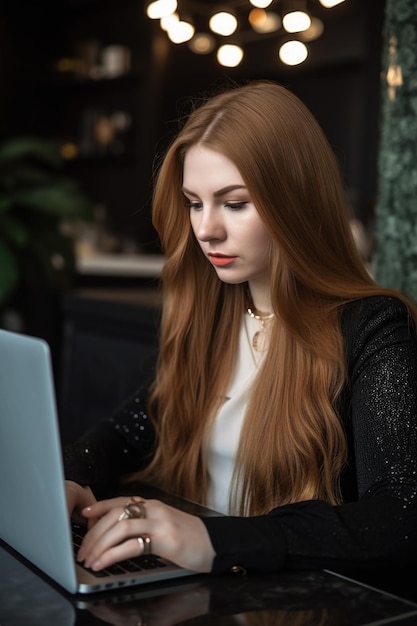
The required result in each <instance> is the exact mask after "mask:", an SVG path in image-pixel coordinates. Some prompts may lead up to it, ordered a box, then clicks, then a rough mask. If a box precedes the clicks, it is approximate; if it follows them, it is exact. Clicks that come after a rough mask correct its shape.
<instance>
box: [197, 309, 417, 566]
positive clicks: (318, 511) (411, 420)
mask: <svg viewBox="0 0 417 626" xmlns="http://www.w3.org/2000/svg"><path fill="white" fill-rule="evenodd" d="M342 328H343V332H344V337H345V346H346V357H347V364H348V370H349V382H348V385H347V386H346V389H345V393H344V396H343V406H342V407H341V411H340V412H341V418H342V420H343V422H344V424H345V428H346V433H347V437H348V446H349V449H348V452H349V463H348V467H347V470H346V472H345V475H344V477H343V481H342V489H343V495H344V503H343V504H341V505H339V506H331V505H329V504H327V503H326V502H323V501H319V500H316V501H307V502H301V503H297V504H292V505H286V506H283V507H278V508H276V509H274V510H272V511H271V513H270V514H269V515H264V516H260V517H252V518H237V517H221V518H220V517H219V518H206V519H204V520H203V521H204V523H205V525H206V527H207V529H208V532H209V534H210V537H211V540H212V543H213V545H214V548H215V551H216V558H215V563H214V571H218V572H220V571H224V570H227V569H230V568H232V567H233V566H236V565H237V566H242V567H244V568H245V569H248V570H250V569H253V570H263V571H268V570H276V569H279V568H280V567H283V566H285V567H290V568H305V569H313V568H328V569H337V568H339V569H340V568H344V567H365V566H373V567H375V566H378V565H380V564H383V565H384V566H385V567H387V566H388V565H389V564H390V563H392V564H393V565H401V564H403V563H404V562H411V561H415V559H416V557H417V486H416V481H417V339H416V334H415V331H414V328H413V325H412V323H411V320H410V318H409V315H408V312H407V309H406V307H405V306H404V305H403V304H402V303H401V302H400V301H399V300H397V299H396V298H386V297H372V298H365V299H362V300H359V301H357V302H355V303H352V304H350V305H349V306H347V307H346V309H345V311H344V314H343V317H342Z"/></svg>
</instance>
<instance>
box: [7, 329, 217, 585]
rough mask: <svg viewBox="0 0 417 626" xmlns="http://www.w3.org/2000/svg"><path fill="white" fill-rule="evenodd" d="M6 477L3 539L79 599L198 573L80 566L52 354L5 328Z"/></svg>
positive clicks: (167, 566) (142, 560) (158, 563)
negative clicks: (101, 569)
mask: <svg viewBox="0 0 417 626" xmlns="http://www.w3.org/2000/svg"><path fill="white" fill-rule="evenodd" d="M0 477H1V480H0V511H1V512H0V538H1V539H2V540H3V541H4V542H5V543H6V544H8V545H9V546H11V547H12V548H13V549H14V550H15V551H16V552H18V553H19V554H21V555H22V556H23V557H24V558H25V559H27V560H28V561H30V563H32V564H33V565H35V566H36V567H37V568H38V569H39V570H41V571H42V572H44V573H45V574H46V575H47V576H49V577H50V578H51V579H53V580H54V581H55V582H56V583H58V585H60V586H61V587H63V588H64V589H65V590H67V591H68V592H69V593H71V594H76V593H83V594H86V593H96V592H100V591H102V590H108V589H114V588H116V587H125V586H130V585H138V584H142V583H149V582H158V581H165V580H169V579H173V578H178V577H182V576H189V575H193V574H197V572H194V571H192V570H187V569H184V568H181V567H179V566H177V565H175V564H174V563H171V562H170V561H168V560H166V559H163V558H160V557H158V556H155V555H148V556H143V557H139V558H137V559H132V560H130V561H129V562H122V563H119V564H117V565H115V566H114V567H110V568H109V571H107V572H101V573H100V572H92V571H91V570H87V569H85V568H84V567H83V566H82V565H80V564H79V563H77V561H76V560H75V557H74V554H75V551H76V548H75V547H74V543H73V526H74V525H75V524H74V523H73V522H72V521H71V520H70V518H69V515H68V509H67V504H66V496H65V488H64V472H63V461H62V454H61V441H60V434H59V422H58V416H57V408H56V398H55V386H54V378H53V370H52V359H51V354H50V348H49V345H48V344H47V342H46V341H44V340H43V339H40V338H37V337H31V336H28V335H24V334H21V333H15V332H11V331H8V330H1V329H0ZM126 493H127V492H126ZM136 493H140V494H141V495H143V496H144V497H147V496H146V494H145V493H144V492H136ZM163 493H164V492H161V494H163ZM166 495H167V499H168V503H170V504H171V505H174V504H175V505H176V506H178V508H182V509H183V510H189V512H194V513H196V514H201V515H217V516H218V515H221V513H217V512H215V511H212V510H210V509H206V508H205V507H200V505H198V504H196V503H193V502H189V501H187V500H185V499H182V498H178V497H176V496H171V500H170V496H169V494H166ZM78 530H82V528H80V527H79V528H78Z"/></svg>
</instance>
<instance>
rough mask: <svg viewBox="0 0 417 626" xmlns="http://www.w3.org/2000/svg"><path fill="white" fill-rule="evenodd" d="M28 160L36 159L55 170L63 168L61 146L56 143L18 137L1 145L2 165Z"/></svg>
mask: <svg viewBox="0 0 417 626" xmlns="http://www.w3.org/2000/svg"><path fill="white" fill-rule="evenodd" d="M28 158H29V159H36V160H38V161H40V162H41V163H43V164H44V165H47V166H49V167H52V168H54V169H59V168H62V167H63V161H62V157H61V154H60V151H59V146H58V144H57V143H55V142H52V141H47V140H45V139H42V138H38V137H17V138H12V139H9V140H6V141H5V142H3V143H2V145H0V164H1V163H2V162H9V161H19V160H22V159H28Z"/></svg>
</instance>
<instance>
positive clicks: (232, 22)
mask: <svg viewBox="0 0 417 626" xmlns="http://www.w3.org/2000/svg"><path fill="white" fill-rule="evenodd" d="M209 26H210V29H211V30H212V31H213V33H217V34H218V35H223V36H224V37H228V36H229V35H232V34H233V33H234V32H235V30H236V28H237V19H236V18H235V16H234V15H232V13H226V11H220V13H215V14H214V15H212V16H211V18H210V21H209Z"/></svg>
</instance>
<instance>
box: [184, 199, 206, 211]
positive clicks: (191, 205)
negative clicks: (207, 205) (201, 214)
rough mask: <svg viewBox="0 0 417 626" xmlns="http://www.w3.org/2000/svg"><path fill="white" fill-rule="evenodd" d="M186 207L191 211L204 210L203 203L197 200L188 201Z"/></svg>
mask: <svg viewBox="0 0 417 626" xmlns="http://www.w3.org/2000/svg"><path fill="white" fill-rule="evenodd" d="M186 206H187V208H188V209H190V210H193V211H200V210H201V209H202V208H203V203H202V202H197V200H186Z"/></svg>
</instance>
